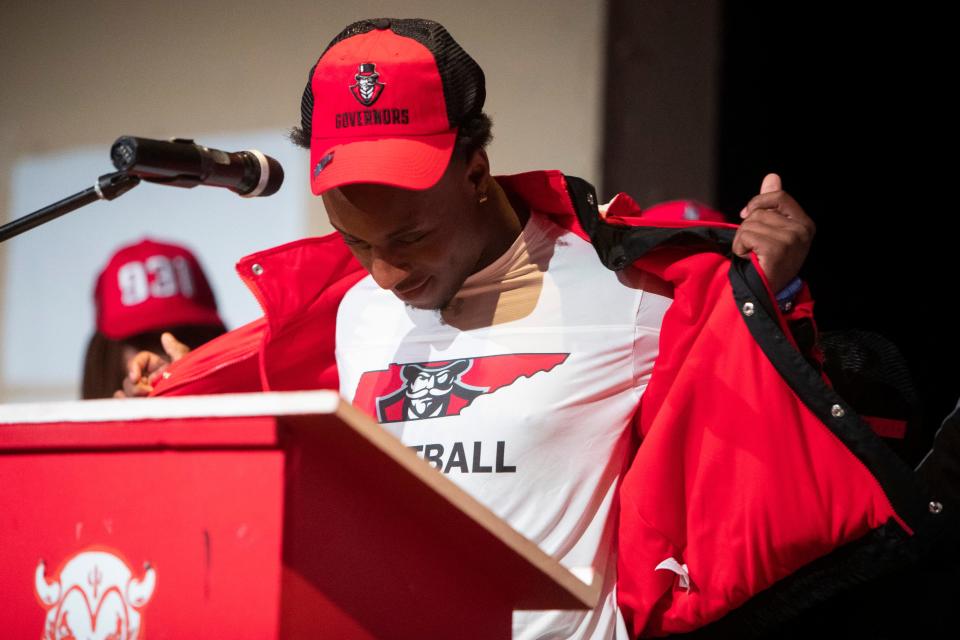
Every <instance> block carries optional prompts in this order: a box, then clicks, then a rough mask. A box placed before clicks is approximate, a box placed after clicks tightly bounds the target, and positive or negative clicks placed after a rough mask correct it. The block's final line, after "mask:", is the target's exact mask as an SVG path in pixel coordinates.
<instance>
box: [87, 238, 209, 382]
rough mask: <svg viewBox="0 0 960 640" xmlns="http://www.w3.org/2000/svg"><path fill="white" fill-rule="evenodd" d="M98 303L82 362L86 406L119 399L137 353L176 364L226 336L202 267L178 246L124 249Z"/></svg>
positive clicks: (102, 283) (101, 282) (146, 242)
mask: <svg viewBox="0 0 960 640" xmlns="http://www.w3.org/2000/svg"><path fill="white" fill-rule="evenodd" d="M93 299H94V307H95V309H96V325H97V326H96V331H95V332H94V334H93V335H92V336H91V337H90V341H89V343H88V345H87V351H86V356H85V357H84V364H83V383H82V396H83V399H84V400H91V399H96V398H110V397H113V396H114V395H116V392H117V389H118V388H119V387H120V386H121V383H122V381H123V379H124V378H125V377H126V375H127V367H128V364H129V362H130V360H131V359H132V358H133V357H134V356H135V355H136V354H137V353H138V352H144V353H152V354H155V355H156V356H157V357H161V356H162V357H164V358H166V359H177V358H179V357H180V356H181V355H183V354H184V353H186V352H187V351H189V350H190V349H191V348H195V347H198V346H200V345H201V344H203V343H205V342H208V341H209V340H212V339H213V338H216V337H217V336H219V335H221V334H223V333H224V332H225V331H226V329H225V328H224V325H223V321H222V320H221V319H220V315H219V314H218V313H217V303H216V300H215V299H214V295H213V290H212V289H211V288H210V284H209V283H208V282H207V278H206V276H205V275H204V273H203V269H202V268H201V267H200V263H199V262H198V261H197V259H196V257H195V256H194V255H193V254H192V253H191V252H190V251H189V250H187V249H186V248H184V247H181V246H178V245H175V244H169V243H163V242H157V241H155V240H152V239H143V240H141V241H140V242H137V243H134V244H130V245H126V246H124V247H121V248H120V249H118V250H117V251H116V253H114V254H113V256H112V257H111V258H110V260H109V261H108V262H107V265H106V266H105V267H104V269H103V271H102V272H101V273H100V275H99V277H98V278H97V281H96V286H95V288H94V292H93ZM171 332H175V333H176V338H174V335H173V333H171ZM120 395H121V396H122V394H120Z"/></svg>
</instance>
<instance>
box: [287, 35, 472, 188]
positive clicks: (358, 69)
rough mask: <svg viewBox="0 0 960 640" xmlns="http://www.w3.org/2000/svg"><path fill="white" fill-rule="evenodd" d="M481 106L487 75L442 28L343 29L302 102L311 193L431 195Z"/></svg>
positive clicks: (322, 58) (312, 74)
mask: <svg viewBox="0 0 960 640" xmlns="http://www.w3.org/2000/svg"><path fill="white" fill-rule="evenodd" d="M485 97H486V89H485V83H484V77H483V71H482V70H481V69H480V67H479V65H477V63H476V62H475V61H474V60H473V59H472V58H471V57H470V56H469V55H468V54H467V53H466V52H465V51H463V49H461V48H460V45H458V44H457V43H456V42H455V41H454V40H453V38H452V37H451V36H450V34H449V33H447V31H446V30H445V29H444V28H443V26H441V25H440V24H438V23H436V22H433V21H430V20H420V19H403V20H401V19H394V18H378V19H375V20H361V21H360V22H356V23H354V24H352V25H350V26H348V27H347V28H346V29H344V30H343V31H342V32H341V33H340V35H338V36H337V37H336V38H334V39H333V41H332V42H331V43H330V45H329V46H328V47H327V49H326V50H325V51H324V53H323V55H321V56H320V59H319V60H318V61H317V64H316V65H314V67H313V69H311V71H310V77H309V80H308V83H307V86H306V89H305V90H304V94H303V102H302V105H301V116H302V118H301V128H302V129H303V131H304V132H305V133H308V134H309V136H310V186H311V189H312V190H313V193H314V194H316V195H320V194H322V193H323V192H324V191H327V190H328V189H332V188H335V187H338V186H341V185H345V184H351V183H359V182H362V183H377V184H385V185H389V186H394V187H402V188H405V189H427V188H429V187H432V186H433V185H434V184H436V183H437V181H438V180H439V179H440V177H441V176H442V175H443V173H444V171H445V170H446V168H447V165H448V164H449V162H450V157H451V154H452V152H453V149H454V146H455V145H456V140H457V131H458V128H459V126H460V124H461V122H462V121H463V120H464V118H466V117H468V116H472V115H475V114H479V113H480V112H481V110H482V108H483V102H484V99H485Z"/></svg>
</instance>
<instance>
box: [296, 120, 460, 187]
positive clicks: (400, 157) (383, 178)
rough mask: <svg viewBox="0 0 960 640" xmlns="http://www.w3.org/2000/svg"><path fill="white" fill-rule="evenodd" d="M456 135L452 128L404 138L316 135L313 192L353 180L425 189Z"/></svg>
mask: <svg viewBox="0 0 960 640" xmlns="http://www.w3.org/2000/svg"><path fill="white" fill-rule="evenodd" d="M456 141H457V130H456V129H453V130H450V131H445V132H443V133H439V134H434V135H429V136H410V137H406V138H402V137H382V138H375V137H366V138H356V139H353V140H350V139H344V138H314V139H313V140H312V141H311V144H310V188H311V189H312V190H313V193H314V194H315V195H320V194H322V193H323V192H324V191H328V190H329V189H333V188H335V187H340V186H343V185H347V184H357V183H370V184H385V185H388V186H391V187H400V188H402V189H415V190H421V189H429V188H430V187H432V186H433V185H435V184H436V183H437V182H438V181H439V180H440V177H441V176H442V175H443V173H444V171H446V169H447V165H448V164H449V162H450V156H451V155H452V153H453V147H454V146H455V145H456Z"/></svg>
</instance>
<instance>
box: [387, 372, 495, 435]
mask: <svg viewBox="0 0 960 640" xmlns="http://www.w3.org/2000/svg"><path fill="white" fill-rule="evenodd" d="M470 364H471V361H470V360H455V361H453V362H451V363H450V364H447V365H444V366H440V367H430V366H426V365H422V364H408V365H404V366H403V368H402V369H400V377H401V378H402V379H403V382H404V384H403V386H402V387H401V388H400V389H397V390H396V391H395V392H393V393H392V394H390V395H388V396H384V397H380V398H377V415H378V416H379V417H380V418H381V422H383V416H385V415H386V414H387V412H388V411H387V409H388V408H389V407H390V406H391V405H394V404H396V403H398V402H403V407H402V415H403V419H404V420H419V419H421V418H439V417H441V416H445V415H447V411H448V410H449V408H450V399H451V398H459V399H461V400H464V401H466V403H467V404H469V403H470V402H471V401H472V400H473V399H474V398H476V397H477V396H479V395H483V393H484V392H485V391H486V390H487V388H486V387H471V386H469V385H466V384H463V383H462V382H461V381H460V376H461V375H462V374H463V373H464V372H465V371H466V370H467V369H469V368H470Z"/></svg>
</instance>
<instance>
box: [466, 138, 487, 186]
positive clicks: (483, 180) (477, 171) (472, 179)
mask: <svg viewBox="0 0 960 640" xmlns="http://www.w3.org/2000/svg"><path fill="white" fill-rule="evenodd" d="M466 178H467V181H468V182H469V184H470V188H471V190H472V191H473V193H475V194H486V193H487V191H488V185H489V182H490V180H491V178H490V159H489V158H487V152H486V150H485V149H482V148H481V149H477V150H476V151H474V152H473V153H472V154H471V155H470V157H469V158H468V159H467V171H466Z"/></svg>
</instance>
